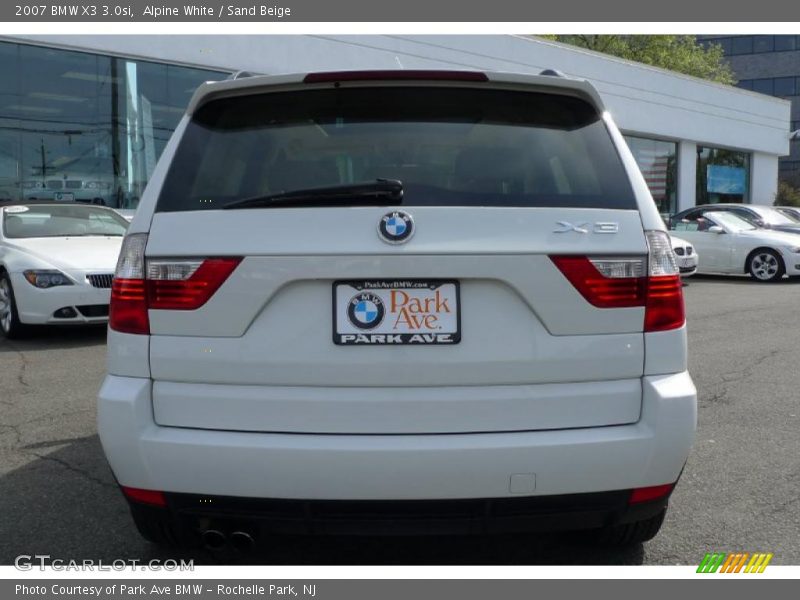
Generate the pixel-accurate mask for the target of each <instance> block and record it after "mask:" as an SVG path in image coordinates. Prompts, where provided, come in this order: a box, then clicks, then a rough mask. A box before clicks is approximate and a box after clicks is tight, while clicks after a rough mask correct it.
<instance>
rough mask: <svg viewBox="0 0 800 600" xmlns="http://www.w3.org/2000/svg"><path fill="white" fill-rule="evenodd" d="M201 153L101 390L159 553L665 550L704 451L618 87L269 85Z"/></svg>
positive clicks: (116, 464) (149, 251) (472, 76)
mask: <svg viewBox="0 0 800 600" xmlns="http://www.w3.org/2000/svg"><path fill="white" fill-rule="evenodd" d="M175 135H176V136H178V137H177V138H175V140H174V142H175V143H174V144H170V145H169V146H168V147H167V149H166V150H165V152H164V154H163V155H162V157H161V158H160V160H161V161H162V162H161V164H160V166H158V167H157V171H158V172H161V173H166V174H167V175H166V177H165V178H163V179H161V178H155V179H153V180H151V182H150V184H149V185H148V187H147V189H146V191H145V192H144V195H143V197H142V199H141V202H140V204H139V207H138V209H137V211H136V214H135V216H134V218H133V221H132V223H131V226H130V229H129V232H128V234H127V236H126V238H125V241H124V243H123V248H122V251H121V255H120V260H119V264H118V266H117V270H116V276H115V279H114V286H113V290H112V297H111V315H110V321H109V338H108V374H107V375H106V378H105V381H104V383H103V385H102V388H101V390H100V392H99V398H98V427H99V434H100V439H101V441H102V445H103V449H104V451H105V454H106V456H107V458H108V461H109V464H110V465H111V468H112V470H113V472H114V475H115V477H116V479H117V481H118V482H119V484H120V485H121V489H122V492H123V493H124V495H125V497H126V498H127V500H128V502H129V504H130V508H131V511H132V513H133V518H134V520H135V522H136V525H137V526H138V528H139V531H140V532H141V533H142V535H143V536H144V537H145V538H147V539H149V540H151V541H154V542H157V543H162V544H168V543H172V542H175V541H178V542H182V543H190V544H191V543H197V544H204V545H205V546H207V547H209V548H212V549H220V548H222V547H225V546H233V547H235V548H240V549H246V548H249V547H251V546H252V545H254V544H261V543H265V542H266V541H267V540H269V536H270V534H272V533H274V532H276V531H281V532H287V531H297V532H308V531H314V532H315V533H326V532H328V533H333V532H336V533H340V534H342V533H348V532H361V533H365V532H373V533H375V532H380V533H382V534H386V533H404V534H409V533H415V532H416V533H428V534H434V533H443V532H448V533H453V532H456V531H462V532H468V531H481V532H484V531H491V532H499V531H514V532H517V533H519V532H524V531H530V530H539V529H579V528H585V529H591V530H593V531H594V532H595V533H596V534H597V535H598V536H599V537H600V538H601V539H604V540H605V541H607V542H611V543H619V544H624V543H633V542H641V541H645V540H648V539H650V538H651V537H653V536H654V535H655V534H656V532H657V531H658V529H659V527H660V526H661V523H662V521H663V519H664V514H665V512H666V509H667V503H668V499H669V496H670V493H671V491H672V489H673V487H674V485H675V483H676V482H677V480H678V478H679V476H680V474H681V471H682V469H683V467H684V464H685V462H686V459H687V456H688V454H689V450H690V447H691V444H692V440H693V436H694V431H695V417H696V391H695V388H694V385H693V383H692V379H691V377H690V376H689V374H688V372H687V370H686V369H687V366H686V364H687V363H686V360H687V357H686V328H685V319H684V306H683V295H682V294H683V292H682V285H681V281H680V277H679V270H678V267H677V265H676V262H675V254H674V252H673V251H672V248H671V243H670V240H669V235H668V234H667V231H666V227H665V226H664V223H663V221H662V220H661V218H660V216H659V214H658V212H657V209H656V207H655V205H654V203H653V201H652V198H651V197H650V195H649V193H648V192H647V189H646V188H645V187H644V186H642V185H638V182H639V181H640V179H641V175H640V173H639V170H638V167H637V165H636V162H635V161H634V159H633V157H632V155H631V153H630V151H629V149H628V147H627V146H626V144H625V141H624V139H623V137H622V136H621V135H620V133H619V131H618V129H617V127H616V126H615V125H614V123H613V121H612V119H611V117H610V116H609V115H608V112H606V111H605V110H604V108H603V104H602V101H601V99H600V96H599V95H598V93H597V92H596V90H595V89H594V88H593V87H592V86H591V85H590V84H588V83H586V82H585V81H579V80H574V79H569V78H566V77H561V76H551V75H541V76H528V75H516V74H500V73H488V74H484V73H472V72H427V71H422V72H419V71H396V72H391V71H389V72H385V71H384V72H345V73H324V74H319V73H316V74H310V75H287V76H280V77H247V78H239V79H236V80H231V81H225V82H220V83H214V84H208V85H202V86H200V88H199V90H198V91H197V92H196V93H195V95H194V97H193V99H192V100H191V102H190V105H189V107H188V109H187V114H186V116H185V117H184V118H183V121H182V123H181V125H180V126H179V127H178V129H177V130H176V133H175Z"/></svg>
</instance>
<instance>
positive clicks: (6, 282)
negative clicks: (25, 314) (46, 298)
mask: <svg viewBox="0 0 800 600" xmlns="http://www.w3.org/2000/svg"><path fill="white" fill-rule="evenodd" d="M0 332H2V334H3V335H4V336H5V337H6V338H8V339H10V340H13V339H16V338H20V337H22V336H23V335H24V334H25V325H23V324H22V323H21V322H20V320H19V312H17V302H16V300H15V299H14V289H13V288H12V287H11V279H9V277H8V273H3V274H2V275H0Z"/></svg>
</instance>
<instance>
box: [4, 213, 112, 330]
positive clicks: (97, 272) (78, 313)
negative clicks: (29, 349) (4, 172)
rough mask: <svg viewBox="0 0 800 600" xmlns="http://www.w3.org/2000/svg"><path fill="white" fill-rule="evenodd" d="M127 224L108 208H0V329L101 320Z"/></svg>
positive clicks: (21, 328)
mask: <svg viewBox="0 0 800 600" xmlns="http://www.w3.org/2000/svg"><path fill="white" fill-rule="evenodd" d="M127 226H128V222H127V221H126V220H125V219H124V218H122V217H121V216H120V215H119V214H117V213H116V212H115V211H113V210H111V209H109V208H103V207H101V206H93V205H85V204H75V203H68V204H67V203H60V204H59V203H47V202H27V203H26V202H23V203H18V204H10V205H7V206H3V207H2V208H0V332H2V334H3V335H5V336H6V337H9V338H14V337H18V336H20V335H22V334H23V333H24V331H25V326H26V325H30V324H76V323H104V322H106V321H107V320H108V302H109V297H110V288H111V280H112V278H113V273H114V268H115V266H116V263H117V257H118V256H119V250H120V246H121V244H122V237H123V236H124V235H125V231H126V229H127Z"/></svg>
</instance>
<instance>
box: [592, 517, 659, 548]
mask: <svg viewBox="0 0 800 600" xmlns="http://www.w3.org/2000/svg"><path fill="white" fill-rule="evenodd" d="M666 514H667V509H666V508H665V509H664V510H662V511H661V512H660V513H658V514H657V515H655V516H653V517H650V518H649V519H645V520H644V521H635V522H633V523H623V524H621V525H610V526H608V527H603V528H602V529H600V530H598V531H597V532H596V533H595V535H594V540H595V541H596V542H597V543H598V544H600V545H603V546H630V545H633V544H641V543H643V542H647V541H649V540H652V539H653V538H654V537H655V536H656V534H657V533H658V531H659V530H660V529H661V524H662V523H663V522H664V516H665V515H666Z"/></svg>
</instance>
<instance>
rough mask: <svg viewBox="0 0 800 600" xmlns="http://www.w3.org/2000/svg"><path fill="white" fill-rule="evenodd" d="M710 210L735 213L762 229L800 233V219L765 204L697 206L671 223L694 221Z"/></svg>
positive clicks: (674, 217) (673, 219)
mask: <svg viewBox="0 0 800 600" xmlns="http://www.w3.org/2000/svg"><path fill="white" fill-rule="evenodd" d="M709 211H714V212H730V213H733V214H735V215H736V216H738V217H739V218H741V219H744V220H745V221H747V222H748V223H750V224H751V225H754V226H755V227H758V228H762V229H774V230H775V231H785V232H788V233H800V221H797V220H796V219H794V218H793V217H790V216H787V215H786V214H785V213H783V212H781V211H780V210H778V209H777V208H775V207H774V206H766V205H763V204H706V205H703V206H695V207H693V208H687V209H686V210H684V211H681V212H679V213H678V214H676V215H674V216H673V217H672V219H671V221H670V224H672V223H677V222H680V221H684V220H686V221H694V220H695V219H697V217H701V216H703V215H705V214H706V213H707V212H709Z"/></svg>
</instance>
